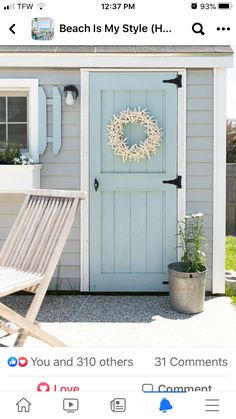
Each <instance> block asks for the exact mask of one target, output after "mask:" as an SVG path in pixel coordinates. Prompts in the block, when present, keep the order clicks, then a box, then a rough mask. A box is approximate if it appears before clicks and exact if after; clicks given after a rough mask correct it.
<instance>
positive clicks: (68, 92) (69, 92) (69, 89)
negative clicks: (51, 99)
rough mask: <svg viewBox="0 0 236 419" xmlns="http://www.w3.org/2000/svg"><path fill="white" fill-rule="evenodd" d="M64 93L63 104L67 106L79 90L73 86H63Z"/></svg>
mask: <svg viewBox="0 0 236 419" xmlns="http://www.w3.org/2000/svg"><path fill="white" fill-rule="evenodd" d="M64 94H65V104H66V105H68V106H71V105H73V103H74V101H75V99H77V97H78V96H79V91H78V89H77V87H75V86H72V85H70V86H65V87H64Z"/></svg>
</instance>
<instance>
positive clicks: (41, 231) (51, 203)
mask: <svg viewBox="0 0 236 419" xmlns="http://www.w3.org/2000/svg"><path fill="white" fill-rule="evenodd" d="M84 198H85V194H84V193H83V192H77V193H76V192H68V191H47V190H38V191H37V190H36V191H32V192H31V193H29V194H28V195H27V197H26V199H25V202H24V204H23V206H22V209H21V211H20V213H19V215H18V217H17V219H16V221H15V223H14V225H13V227H12V229H11V232H10V234H9V236H8V238H7V240H6V242H5V244H4V246H3V248H2V251H1V253H0V265H1V266H4V267H8V268H14V269H17V270H21V271H24V272H32V273H40V274H45V273H47V270H48V268H49V267H50V270H51V271H53V270H54V269H55V267H56V265H57V263H58V259H59V257H60V254H61V251H62V249H63V247H64V244H65V242H66V239H67V237H68V235H69V232H70V229H71V226H72V223H73V220H74V217H75V214H76V209H77V207H78V202H79V199H84Z"/></svg>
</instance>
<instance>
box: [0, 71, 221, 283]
mask: <svg viewBox="0 0 236 419" xmlns="http://www.w3.org/2000/svg"><path fill="white" fill-rule="evenodd" d="M0 77H2V78H11V77H12V78H31V77H32V78H35V77H36V78H38V79H39V84H40V86H42V87H43V88H44V89H45V92H46V93H47V96H48V97H51V94H52V87H53V86H54V85H55V86H57V87H59V89H60V91H61V93H63V87H64V86H65V85H66V84H74V85H76V86H77V87H79V85H80V74H79V69H78V70H70V69H69V70H68V69H44V70H40V69H39V70H35V69H28V70H17V69H15V70H9V69H7V70H1V71H0ZM51 134H52V109H51V108H50V106H49V109H48V136H50V135H51ZM79 140H80V104H79V101H77V102H76V104H75V105H73V106H71V107H65V106H64V105H63V110H62V149H61V151H60V153H59V154H58V155H56V156H54V155H53V154H52V145H51V144H48V147H47V150H46V152H45V154H44V155H43V156H41V157H40V161H41V162H42V164H43V167H42V182H41V186H42V188H59V189H62V188H65V189H79V188H80V181H79V170H80V162H79V158H80V156H79V149H80V145H79ZM186 169H187V194H186V196H187V213H192V212H203V213H204V214H205V226H206V233H207V236H208V238H209V248H208V282H207V289H208V290H210V289H211V282H212V276H211V272H212V220H213V202H212V200H213V191H212V188H213V71H212V70H201V69H200V70H196V69H193V70H188V71H187V168H186ZM22 200H23V197H22V195H11V194H9V195H6V194H2V195H0V245H2V243H3V240H4V239H5V237H6V235H7V234H8V232H9V229H10V226H11V225H12V223H13V221H14V218H15V216H16V214H17V213H18V210H19V207H20V205H21V202H22ZM79 237H80V235H79V217H77V219H76V221H75V224H74V226H73V228H72V231H71V234H70V238H69V240H68V242H67V244H66V246H65V249H64V252H63V254H62V256H61V259H60V262H59V266H58V267H57V269H56V271H55V274H54V279H53V281H52V284H51V287H54V288H55V289H67V290H71V289H73V290H79V287H80V283H79V275H80V241H79Z"/></svg>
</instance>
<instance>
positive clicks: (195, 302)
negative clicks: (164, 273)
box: [168, 262, 207, 314]
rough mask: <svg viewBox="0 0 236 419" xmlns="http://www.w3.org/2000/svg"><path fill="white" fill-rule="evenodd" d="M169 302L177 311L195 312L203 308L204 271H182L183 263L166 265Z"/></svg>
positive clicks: (199, 311)
mask: <svg viewBox="0 0 236 419" xmlns="http://www.w3.org/2000/svg"><path fill="white" fill-rule="evenodd" d="M168 271H169V304H170V307H171V308H172V309H173V310H175V311H178V312H179V313H186V314H197V313H201V311H203V310H204V301H205V289H206V272H207V270H204V271H202V272H194V273H188V272H183V263H182V262H175V263H171V264H170V265H168Z"/></svg>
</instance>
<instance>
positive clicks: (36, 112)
mask: <svg viewBox="0 0 236 419" xmlns="http://www.w3.org/2000/svg"><path fill="white" fill-rule="evenodd" d="M232 54H233V53H232V49H231V48H230V47H228V46H226V47H222V46H220V47H219V46H217V47H214V46H211V47H208V46H199V47H190V46H179V47H174V46H172V47H160V46H159V47H155V46H146V47H145V46H142V47H102V46H101V47H92V46H90V47H76V46H71V47H70V46H65V47H62V46H60V47H55V46H42V47H40V46H36V47H33V46H30V47H20V46H19V47H17V46H14V47H12V46H8V47H0V110H1V111H2V113H1V112H0V118H1V120H0V141H1V144H2V143H4V142H6V143H7V142H13V141H14V142H15V141H16V142H19V143H20V144H22V148H24V149H27V151H29V152H30V153H31V154H33V155H34V156H35V157H36V158H38V161H39V162H40V164H41V165H42V166H41V171H40V173H41V175H40V187H42V188H53V189H82V190H85V191H87V192H88V199H87V200H86V202H85V203H84V205H83V206H82V207H81V209H80V213H79V214H78V217H77V219H76V222H75V224H74V227H73V229H72V233H71V235H70V239H69V241H68V242H67V244H66V247H65V250H64V252H63V255H62V257H61V260H60V263H59V266H58V268H57V270H56V272H55V274H54V279H53V281H52V287H54V288H57V289H61V290H65V289H69V290H70V289H74V290H80V291H91V292H166V291H168V284H167V281H168V278H167V265H168V264H169V263H171V262H174V261H176V260H177V259H178V258H180V254H178V250H177V249H176V233H177V221H178V220H179V219H181V218H183V216H184V215H185V214H190V213H196V212H202V213H204V215H205V217H204V219H205V228H206V234H207V237H208V240H209V248H208V256H207V265H208V278H207V290H208V291H212V292H213V293H222V292H224V238H225V119H226V113H225V106H226V105H225V95H226V69H227V67H231V66H232V61H233V60H232ZM65 86H75V87H76V88H77V89H78V91H79V97H78V98H77V99H76V100H75V101H74V103H73V104H72V105H67V104H66V103H65V97H64V96H65V94H64V88H65ZM128 110H129V111H137V112H140V111H143V112H144V119H145V117H146V116H147V115H149V116H150V117H152V118H153V121H156V122H157V126H158V129H160V131H161V132H162V136H161V142H160V144H156V145H157V146H155V147H154V146H153V147H154V148H149V151H150V150H152V151H150V153H149V154H147V155H146V156H145V157H144V158H139V157H138V158H137V155H138V153H139V151H140V149H138V150H137V147H139V146H140V144H141V143H142V141H143V140H144V139H145V138H146V136H147V135H148V134H147V132H146V133H145V121H144V125H143V126H141V124H140V120H139V119H137V121H136V122H133V123H131V124H127V125H125V126H124V125H123V129H124V134H122V135H123V136H124V138H127V143H126V145H127V147H126V153H127V152H128V151H127V148H128V149H130V148H131V147H132V146H133V149H132V150H133V151H134V153H133V155H132V156H133V157H132V158H130V157H127V156H128V154H127V156H125V154H124V152H123V151H122V153H123V154H122V155H119V152H117V148H115V147H112V146H111V145H109V144H108V141H109V137H108V126H109V125H110V124H111V121H112V120H113V119H114V117H118V116H119V115H120V113H121V112H122V111H128ZM141 122H142V121H141ZM146 122H147V121H146ZM118 125H119V124H118ZM116 132H117V131H116ZM119 138H121V137H119V135H118V140H119ZM116 140H117V137H116V138H115V141H116ZM135 145H137V147H136V146H135ZM119 146H120V143H119ZM135 153H136V154H135ZM134 155H136V157H134ZM0 170H1V167H0ZM35 170H36V169H35ZM21 176H22V178H21ZM29 176H33V175H31V174H30V175H28V177H29ZM9 178H10V176H9ZM2 179H3V178H2ZM7 179H8V176H6V175H5V176H4V184H3V182H2V188H1V185H0V189H1V191H0V192H1V194H0V240H1V243H2V242H3V240H4V239H5V237H6V236H7V233H8V231H9V228H10V226H11V225H12V223H13V220H14V218H15V216H16V214H17V212H18V209H19V207H20V204H21V202H22V200H23V195H22V191H23V190H24V188H25V187H26V185H25V184H24V181H23V175H20V179H21V184H20V186H19V185H18V186H17V185H15V187H14V185H13V186H12V185H11V186H9V187H8V186H7V185H8V183H7V182H8V181H7ZM18 179H19V176H18ZM169 180H171V181H172V182H171V183H166V181H169ZM163 181H164V183H163ZM32 182H34V180H32ZM35 182H36V181H35ZM37 182H39V179H38V180H37ZM0 183H1V181H0Z"/></svg>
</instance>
